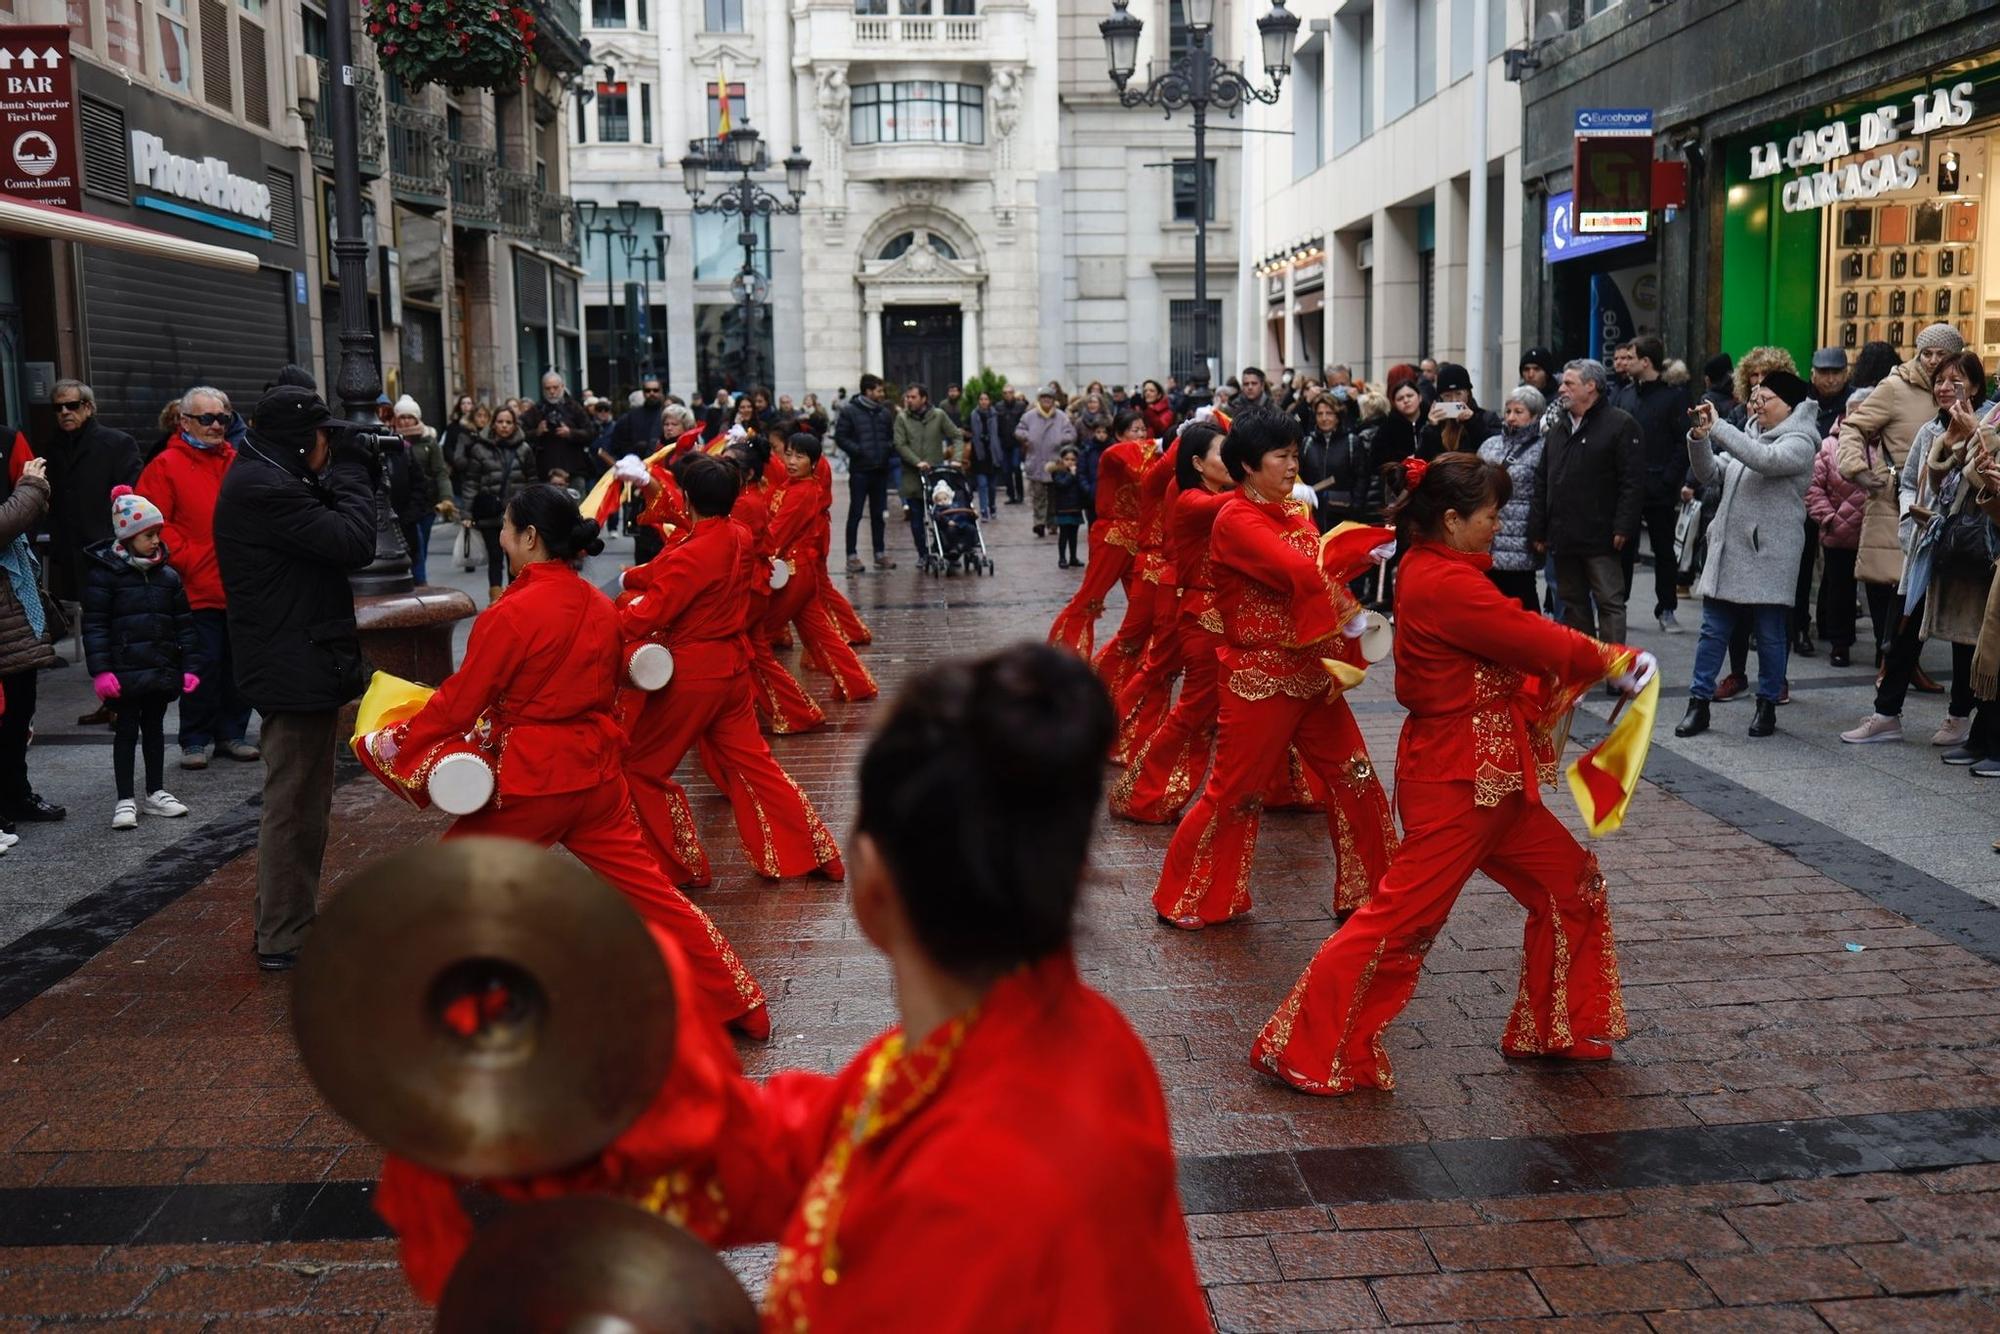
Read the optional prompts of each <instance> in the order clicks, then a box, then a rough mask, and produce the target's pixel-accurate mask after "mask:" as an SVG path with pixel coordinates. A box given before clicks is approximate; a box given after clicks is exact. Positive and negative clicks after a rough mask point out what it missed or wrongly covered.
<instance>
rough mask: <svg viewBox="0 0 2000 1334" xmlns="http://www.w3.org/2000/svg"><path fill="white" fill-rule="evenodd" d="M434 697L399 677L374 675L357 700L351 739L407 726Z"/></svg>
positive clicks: (419, 686) (418, 686) (423, 687)
mask: <svg viewBox="0 0 2000 1334" xmlns="http://www.w3.org/2000/svg"><path fill="white" fill-rule="evenodd" d="M436 693H437V692H436V691H435V690H433V689H431V687H429V686H426V685H418V684H417V683H416V682H415V681H405V680H404V679H403V678H402V677H400V676H391V675H389V673H387V672H377V673H375V675H374V676H373V677H371V678H370V679H369V682H368V693H367V694H365V695H363V696H362V697H361V703H360V705H359V706H358V707H357V708H356V709H355V712H354V735H355V738H356V739H357V740H358V739H359V738H361V737H364V736H367V735H368V734H369V733H370V732H379V731H381V730H382V729H383V728H385V727H394V726H395V725H396V724H397V723H401V722H408V721H409V720H410V719H412V718H414V717H416V716H417V715H418V714H419V713H422V712H423V708H424V705H425V704H426V703H428V702H429V701H430V697H431V696H432V695H435V694H436Z"/></svg>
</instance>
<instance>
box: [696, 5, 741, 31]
mask: <svg viewBox="0 0 2000 1334" xmlns="http://www.w3.org/2000/svg"><path fill="white" fill-rule="evenodd" d="M701 29H702V31H703V32H742V31H743V0H701Z"/></svg>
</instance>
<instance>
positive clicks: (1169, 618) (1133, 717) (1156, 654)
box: [1111, 589, 1187, 764]
mask: <svg viewBox="0 0 2000 1334" xmlns="http://www.w3.org/2000/svg"><path fill="white" fill-rule="evenodd" d="M1156 600H1157V602H1158V603H1159V606H1158V608H1157V609H1156V614H1155V616H1154V618H1153V619H1154V621H1155V625H1154V627H1153V638H1152V641H1151V642H1150V643H1148V644H1147V645H1146V655H1145V657H1144V658H1143V659H1141V660H1140V663H1139V669H1138V670H1137V671H1135V672H1132V673H1131V674H1129V675H1128V676H1127V677H1126V678H1125V686H1124V688H1123V689H1122V690H1120V691H1119V692H1118V694H1117V696H1116V697H1115V698H1114V700H1113V704H1114V707H1115V708H1116V709H1117V712H1118V739H1117V740H1116V741H1114V742H1113V743H1112V745H1111V762H1112V763H1113V764H1130V763H1131V762H1132V756H1133V754H1134V753H1136V752H1137V751H1138V749H1139V747H1140V746H1142V745H1144V744H1145V741H1146V738H1147V737H1150V736H1151V735H1153V733H1154V732H1155V731H1157V730H1159V726H1160V724H1161V722H1163V721H1164V720H1165V719H1166V716H1167V711H1168V709H1169V708H1171V707H1172V704H1173V698H1174V678H1175V677H1177V676H1179V675H1180V674H1181V672H1182V670H1183V669H1184V668H1185V666H1186V663H1187V655H1186V654H1185V652H1184V651H1183V647H1184V641H1185V639H1186V633H1185V630H1184V629H1183V626H1182V622H1181V616H1180V610H1179V599H1178V598H1177V597H1176V596H1175V595H1174V593H1173V591H1172V590H1170V589H1163V590H1161V591H1160V592H1159V593H1158V594H1157V595H1156ZM1186 688H1187V687H1186V686H1182V689H1183V690H1185V689H1186Z"/></svg>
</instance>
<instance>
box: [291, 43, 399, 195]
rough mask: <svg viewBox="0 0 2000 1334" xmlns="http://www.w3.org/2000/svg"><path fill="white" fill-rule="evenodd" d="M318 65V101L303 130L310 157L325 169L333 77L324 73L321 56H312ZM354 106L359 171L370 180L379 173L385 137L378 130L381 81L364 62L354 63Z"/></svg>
mask: <svg viewBox="0 0 2000 1334" xmlns="http://www.w3.org/2000/svg"><path fill="white" fill-rule="evenodd" d="M313 63H314V64H316V65H318V66H319V101H318V103H317V104H316V106H315V110H314V113H313V117H312V121H311V123H310V128H309V131H308V134H307V138H308V141H309V143H310V146H311V149H312V155H313V161H314V162H316V163H318V164H319V165H320V166H321V167H322V168H324V169H325V170H327V171H332V170H333V122H332V120H331V119H330V117H331V116H332V114H333V80H332V79H331V78H329V77H328V75H327V66H326V62H325V61H324V60H319V59H317V58H316V59H315V60H314V62H313ZM354 108H355V111H356V113H357V119H358V121H359V122H360V127H361V136H360V138H361V142H360V144H359V148H360V158H361V175H362V177H363V178H364V179H367V180H373V179H374V178H376V177H377V176H380V175H381V174H382V159H383V156H384V148H385V139H384V135H383V130H382V82H381V79H380V78H379V77H378V76H377V75H376V73H375V71H374V70H373V69H372V68H370V67H369V66H367V65H356V66H355V67H354Z"/></svg>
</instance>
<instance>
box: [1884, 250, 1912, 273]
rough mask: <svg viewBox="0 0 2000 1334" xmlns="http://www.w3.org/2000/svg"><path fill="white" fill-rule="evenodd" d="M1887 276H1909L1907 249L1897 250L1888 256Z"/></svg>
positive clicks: (1908, 254)
mask: <svg viewBox="0 0 2000 1334" xmlns="http://www.w3.org/2000/svg"><path fill="white" fill-rule="evenodd" d="M1889 276H1890V277H1891V278H1907V277H1909V276H1910V253H1909V251H1907V250H1898V251H1896V252H1894V253H1893V254H1891V255H1890V256H1889Z"/></svg>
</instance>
